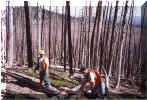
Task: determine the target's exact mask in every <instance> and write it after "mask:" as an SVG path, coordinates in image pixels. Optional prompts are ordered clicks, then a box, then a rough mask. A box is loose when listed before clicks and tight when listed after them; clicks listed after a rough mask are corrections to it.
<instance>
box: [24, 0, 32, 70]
mask: <svg viewBox="0 0 147 100" xmlns="http://www.w3.org/2000/svg"><path fill="white" fill-rule="evenodd" d="M24 9H25V18H26V39H27V58H28V67H33V59H32V40H31V33H30V18H29V7H28V1H24Z"/></svg>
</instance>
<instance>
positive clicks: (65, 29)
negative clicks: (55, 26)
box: [64, 7, 67, 72]
mask: <svg viewBox="0 0 147 100" xmlns="http://www.w3.org/2000/svg"><path fill="white" fill-rule="evenodd" d="M66 19H67V7H66V8H65V23H64V72H66V31H67V20H66Z"/></svg>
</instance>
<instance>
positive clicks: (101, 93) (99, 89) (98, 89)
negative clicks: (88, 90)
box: [92, 82, 105, 96]
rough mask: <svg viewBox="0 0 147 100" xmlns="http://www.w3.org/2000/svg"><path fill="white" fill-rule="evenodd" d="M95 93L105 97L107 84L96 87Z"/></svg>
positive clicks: (102, 83)
mask: <svg viewBox="0 0 147 100" xmlns="http://www.w3.org/2000/svg"><path fill="white" fill-rule="evenodd" d="M92 92H93V93H98V94H99V93H100V95H101V96H104V95H105V83H104V82H101V83H100V85H99V86H97V87H94V88H93V90H92Z"/></svg>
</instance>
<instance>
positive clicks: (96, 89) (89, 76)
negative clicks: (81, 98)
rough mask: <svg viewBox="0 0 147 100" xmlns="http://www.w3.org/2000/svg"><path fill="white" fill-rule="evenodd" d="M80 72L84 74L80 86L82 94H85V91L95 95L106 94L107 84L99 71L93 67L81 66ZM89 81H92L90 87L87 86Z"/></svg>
mask: <svg viewBox="0 0 147 100" xmlns="http://www.w3.org/2000/svg"><path fill="white" fill-rule="evenodd" d="M80 73H81V74H83V78H82V81H81V84H82V85H81V87H80V92H81V95H84V93H86V94H89V95H91V96H94V97H96V96H104V95H105V84H104V82H103V80H102V78H101V76H100V74H99V73H98V72H96V71H95V70H93V69H86V68H85V67H81V68H80ZM87 83H90V88H88V87H87V86H86V84H87ZM85 88H87V89H85ZM84 90H86V91H84Z"/></svg>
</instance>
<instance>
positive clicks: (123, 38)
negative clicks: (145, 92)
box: [115, 1, 128, 88]
mask: <svg viewBox="0 0 147 100" xmlns="http://www.w3.org/2000/svg"><path fill="white" fill-rule="evenodd" d="M127 11H128V1H126V5H125V10H124V15H123V20H122V29H121V41H122V43H121V51H120V60H119V68H118V77H117V85H116V87H115V88H119V86H120V76H121V69H122V67H121V66H122V59H123V56H122V53H123V48H124V43H125V37H124V36H125V35H124V26H125V21H126V15H127Z"/></svg>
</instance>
